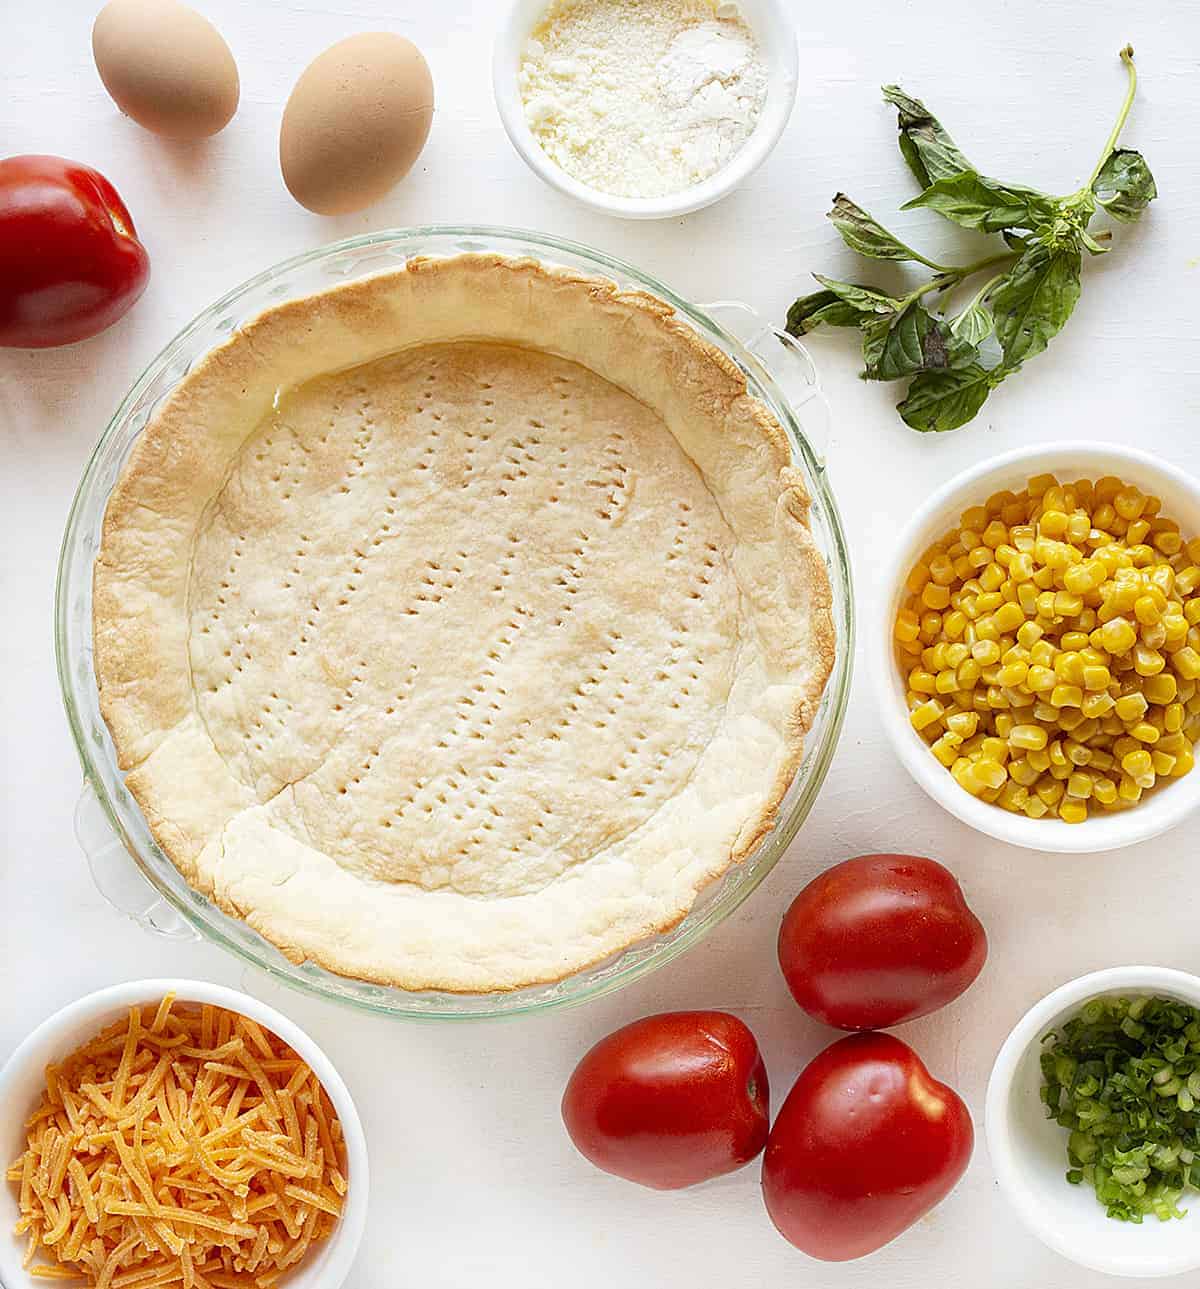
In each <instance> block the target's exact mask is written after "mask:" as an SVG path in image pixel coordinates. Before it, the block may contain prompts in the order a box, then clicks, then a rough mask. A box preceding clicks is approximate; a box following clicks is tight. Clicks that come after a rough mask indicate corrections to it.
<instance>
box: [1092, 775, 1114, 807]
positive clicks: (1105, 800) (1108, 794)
mask: <svg viewBox="0 0 1200 1289" xmlns="http://www.w3.org/2000/svg"><path fill="white" fill-rule="evenodd" d="M1092 798H1093V800H1095V801H1098V802H1099V803H1100V804H1101V805H1102V806H1111V805H1112V804H1113V802H1114V801H1116V799H1117V785H1116V784H1115V783H1114V782H1113V781H1112V780H1111V779H1104V778H1097V779H1096V780H1095V781H1094V782H1093V784H1092Z"/></svg>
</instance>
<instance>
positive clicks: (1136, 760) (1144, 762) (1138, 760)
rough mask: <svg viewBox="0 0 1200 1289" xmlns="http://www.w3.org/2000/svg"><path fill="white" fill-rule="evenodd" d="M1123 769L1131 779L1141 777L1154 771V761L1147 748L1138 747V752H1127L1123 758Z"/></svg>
mask: <svg viewBox="0 0 1200 1289" xmlns="http://www.w3.org/2000/svg"><path fill="white" fill-rule="evenodd" d="M1121 769H1122V770H1124V771H1125V773H1126V774H1127V775H1129V777H1130V778H1131V779H1140V778H1142V777H1143V775H1146V774H1151V773H1153V771H1154V761H1153V758H1152V757H1151V755H1150V753H1149V752H1147V751H1146V749H1145V748H1138V749H1137V751H1136V752H1127V753H1126V754H1125V755H1124V756H1123V757H1122V758H1121Z"/></svg>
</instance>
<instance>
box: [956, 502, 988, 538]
mask: <svg viewBox="0 0 1200 1289" xmlns="http://www.w3.org/2000/svg"><path fill="white" fill-rule="evenodd" d="M987 521H988V512H987V508H986V507H984V506H971V507H969V508H968V509H967V510H964V511H963V512H962V514H961V515H960V516H959V519H958V522H959V525H960V526H961V527H963V528H966V529H968V530H970V531H972V532H977V533H980V532H982V531H983V530H984V528H985V527H986V526H987Z"/></svg>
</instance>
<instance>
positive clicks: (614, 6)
mask: <svg viewBox="0 0 1200 1289" xmlns="http://www.w3.org/2000/svg"><path fill="white" fill-rule="evenodd" d="M797 69H798V56H797V49H796V32H795V28H794V26H793V24H792V20H791V17H790V15H789V13H788V8H787V2H786V0H738V2H737V3H726V2H724V0H514V2H513V3H512V4H511V5H510V8H509V12H508V19H507V21H506V23H505V24H504V26H503V27H502V29H501V31H500V33H499V36H498V37H497V40H496V45H495V52H494V57H493V62H492V79H493V85H494V88H495V94H496V105H497V107H498V109H499V112H500V119H501V122H502V123H503V125H504V128H505V130H506V132H507V133H508V137H509V138H510V139H511V140H512V143H513V146H514V147H515V148H516V149H517V151H518V153H520V155H521V156H522V158H524V160H525V162H526V163H527V164H528V165H529V167H530V168H531V169H532V170H533V171H534V172H535V173H536V174H538V175H540V176H541V178H542V179H544V180H545V181H546V182H547V183H549V184H550V185H552V186H553V187H554V188H557V189H558V190H559V191H560V192H563V193H566V194H567V195H568V196H571V197H574V198H575V199H576V200H577V201H580V202H582V203H583V204H584V205H586V206H590V207H591V208H592V209H594V210H599V211H603V212H605V213H607V214H611V215H618V216H622V217H624V218H627V219H663V218H670V217H672V216H676V215H684V214H687V213H688V212H690V211H694V210H699V209H701V208H702V207H704V206H708V205H711V204H712V203H713V202H715V201H718V200H719V199H720V198H721V197H724V196H725V195H726V194H727V193H729V192H731V191H732V190H733V189H734V188H736V187H737V186H738V185H739V184H740V183H741V182H742V181H743V180H744V179H745V178H746V177H747V176H748V175H750V174H751V173H752V172H753V171H754V170H756V169H757V168H758V167H759V166H760V165H761V164H762V162H763V161H764V160H765V159H766V157H767V155H768V154H769V153H770V151H771V149H772V148H773V147H774V146H775V144H776V143H777V142H778V140H779V136H780V135H781V134H782V133H783V130H784V127H785V126H786V124H787V121H788V118H789V116H790V115H791V111H792V106H793V104H794V102H795V98H796V81H797V74H798V71H797Z"/></svg>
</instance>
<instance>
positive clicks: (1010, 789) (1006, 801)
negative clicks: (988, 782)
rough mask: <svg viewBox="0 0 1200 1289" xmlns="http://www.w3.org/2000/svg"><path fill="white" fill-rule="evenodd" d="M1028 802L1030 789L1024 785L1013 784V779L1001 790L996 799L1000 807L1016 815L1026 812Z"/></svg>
mask: <svg viewBox="0 0 1200 1289" xmlns="http://www.w3.org/2000/svg"><path fill="white" fill-rule="evenodd" d="M1028 801H1029V789H1028V788H1027V787H1025V786H1024V785H1023V784H1020V783H1013V782H1012V780H1011V779H1010V780H1009V781H1008V782H1007V783H1006V784H1005V785H1004V787H1003V788H1001V789H1000V795H999V796H998V797H997V798H996V804H997V805H998V806H1001V807H1003V808H1004V809H1005V810H1011V811H1012V812H1013V813H1014V814H1018V813H1020V812H1022V811H1024V809H1025V805H1026V803H1027V802H1028Z"/></svg>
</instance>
